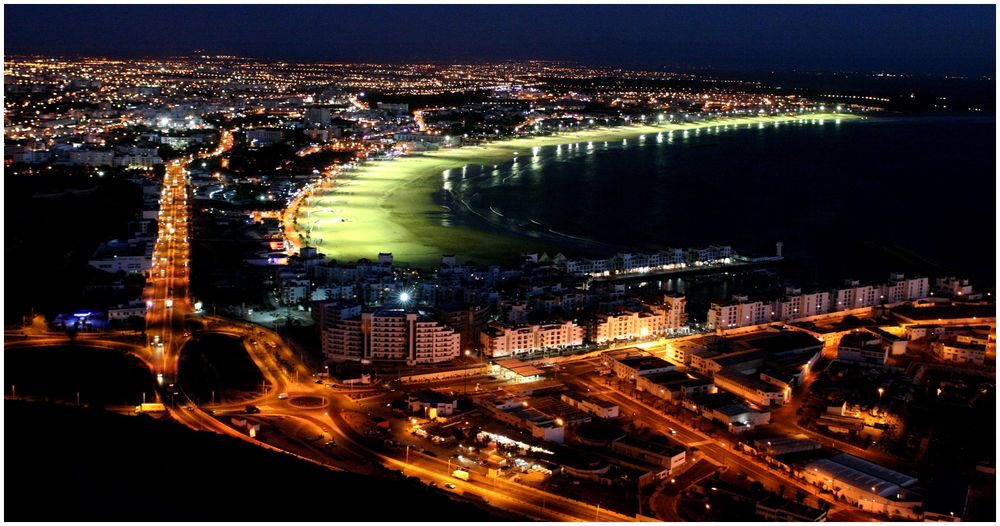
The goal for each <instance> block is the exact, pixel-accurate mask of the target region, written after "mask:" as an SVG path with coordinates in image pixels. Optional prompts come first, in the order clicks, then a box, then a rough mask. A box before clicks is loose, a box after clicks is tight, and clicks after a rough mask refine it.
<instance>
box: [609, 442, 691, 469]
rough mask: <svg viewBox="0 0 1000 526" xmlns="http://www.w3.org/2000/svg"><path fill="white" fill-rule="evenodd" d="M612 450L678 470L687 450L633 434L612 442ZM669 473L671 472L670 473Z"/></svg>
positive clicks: (682, 463)
mask: <svg viewBox="0 0 1000 526" xmlns="http://www.w3.org/2000/svg"><path fill="white" fill-rule="evenodd" d="M611 450H612V451H615V452H617V453H621V454H622V455H625V456H628V457H631V458H634V459H638V460H641V461H643V462H648V463H650V464H654V465H657V466H661V467H664V468H667V469H669V470H670V471H671V472H673V471H676V470H677V469H678V468H680V467H681V466H683V465H684V461H685V459H686V458H687V450H686V449H685V448H683V447H681V446H678V445H675V444H672V443H671V444H662V443H658V442H651V441H649V440H643V439H641V438H636V437H633V436H629V435H626V436H623V437H621V438H619V439H618V440H615V441H613V442H611ZM668 475H669V473H668Z"/></svg>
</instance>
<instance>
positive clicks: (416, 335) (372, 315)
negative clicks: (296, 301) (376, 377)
mask: <svg viewBox="0 0 1000 526" xmlns="http://www.w3.org/2000/svg"><path fill="white" fill-rule="evenodd" d="M322 336H323V353H324V354H325V355H326V357H327V358H328V359H330V360H334V361H346V360H380V361H397V362H405V363H406V364H407V365H417V364H427V363H438V362H445V361H449V360H454V359H455V358H458V356H459V354H460V352H461V344H460V338H461V335H460V334H459V333H458V332H456V331H454V330H453V329H451V328H450V327H448V326H446V325H442V324H440V323H438V322H436V321H434V320H432V319H430V318H428V317H426V316H423V315H422V314H419V313H416V312H407V311H401V310H400V311H397V310H387V309H383V310H378V311H375V312H363V313H361V314H360V316H351V317H350V318H347V319H338V318H336V317H335V316H331V317H330V318H328V319H327V320H326V321H325V326H324V327H323V329H322Z"/></svg>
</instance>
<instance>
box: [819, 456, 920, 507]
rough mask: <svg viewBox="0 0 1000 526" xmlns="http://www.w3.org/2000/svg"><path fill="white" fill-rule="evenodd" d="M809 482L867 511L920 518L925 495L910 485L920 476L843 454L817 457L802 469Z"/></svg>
mask: <svg viewBox="0 0 1000 526" xmlns="http://www.w3.org/2000/svg"><path fill="white" fill-rule="evenodd" d="M800 475H801V476H802V477H804V478H805V480H806V482H809V483H811V484H814V485H816V486H819V487H820V488H823V489H825V490H828V491H832V492H833V493H834V494H835V495H836V496H837V498H838V499H841V500H844V501H845V502H847V503H849V504H854V505H856V506H858V507H860V508H861V509H863V510H865V511H871V512H874V513H881V514H884V515H889V516H890V517H893V516H895V517H899V518H903V519H919V518H920V512H919V511H917V508H920V506H921V505H922V503H923V502H922V500H923V499H922V498H920V497H919V496H918V495H915V494H914V493H913V492H912V491H909V490H908V489H906V488H909V487H910V486H912V485H914V484H916V483H917V479H916V478H914V477H911V476H909V475H904V474H902V473H899V472H897V471H894V470H891V469H889V468H886V467H884V466H880V465H878V464H874V463H872V462H868V461H867V460H863V459H860V458H858V457H855V456H852V455H848V454H846V453H841V454H838V455H835V456H833V457H830V458H822V459H819V460H814V461H812V462H810V463H808V464H806V465H805V466H803V467H802V468H801V470H800Z"/></svg>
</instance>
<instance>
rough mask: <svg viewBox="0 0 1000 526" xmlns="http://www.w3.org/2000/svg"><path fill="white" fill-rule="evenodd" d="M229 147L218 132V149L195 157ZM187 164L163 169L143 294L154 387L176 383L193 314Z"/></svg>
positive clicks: (228, 135) (229, 134)
mask: <svg viewBox="0 0 1000 526" xmlns="http://www.w3.org/2000/svg"><path fill="white" fill-rule="evenodd" d="M232 145H233V135H232V132H230V131H228V130H223V131H221V132H220V135H219V146H218V148H216V150H214V151H212V152H208V153H205V154H201V155H199V156H198V157H200V158H206V157H212V156H217V155H221V154H222V153H224V152H226V151H227V150H229V149H230V148H232ZM193 160H194V156H185V157H182V158H180V159H175V160H173V161H171V162H169V163H167V165H166V172H165V173H164V175H163V189H162V190H161V192H160V212H159V216H158V218H157V234H156V244H155V245H154V247H153V262H152V267H151V269H150V271H149V280H148V281H147V284H146V290H145V292H144V294H143V296H144V299H145V300H146V332H147V334H149V335H151V336H152V338H153V342H151V351H152V353H153V354H154V357H155V363H156V367H155V371H156V375H157V381H158V382H159V383H160V384H162V383H164V382H176V381H177V380H176V376H177V361H178V355H179V352H180V349H181V347H182V346H183V345H184V342H185V341H186V337H185V336H184V334H185V332H184V319H185V317H186V316H187V315H189V314H191V313H192V312H194V310H195V308H194V305H193V304H192V303H191V295H190V290H189V287H190V274H189V272H190V268H189V263H190V246H191V245H190V241H189V236H190V227H191V206H190V202H189V199H188V196H189V195H190V187H189V184H188V183H189V179H188V173H187V170H186V169H185V168H184V167H185V166H186V165H187V164H188V163H190V162H191V161H193Z"/></svg>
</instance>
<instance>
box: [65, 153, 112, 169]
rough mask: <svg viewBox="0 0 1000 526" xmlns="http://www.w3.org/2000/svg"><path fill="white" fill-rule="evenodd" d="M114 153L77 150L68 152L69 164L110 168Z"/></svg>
mask: <svg viewBox="0 0 1000 526" xmlns="http://www.w3.org/2000/svg"><path fill="white" fill-rule="evenodd" d="M114 160H115V152H110V151H107V152H105V151H93V150H77V151H73V152H69V162H70V163H72V164H82V165H87V166H111V165H112V164H114Z"/></svg>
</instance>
